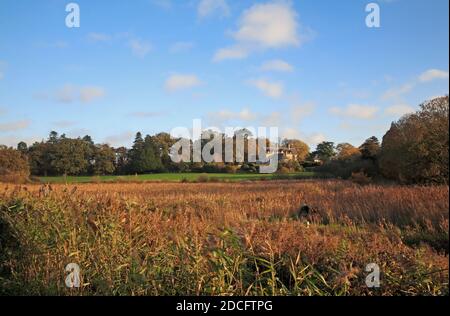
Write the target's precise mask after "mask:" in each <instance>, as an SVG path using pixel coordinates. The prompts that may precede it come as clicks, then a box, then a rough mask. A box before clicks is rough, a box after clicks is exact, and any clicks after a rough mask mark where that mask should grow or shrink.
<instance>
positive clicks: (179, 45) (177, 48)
mask: <svg viewBox="0 0 450 316" xmlns="http://www.w3.org/2000/svg"><path fill="white" fill-rule="evenodd" d="M193 47H194V43H193V42H176V43H174V44H173V45H172V46H171V47H170V49H169V51H170V53H172V54H176V53H183V52H187V51H190V50H191V49H192V48H193Z"/></svg>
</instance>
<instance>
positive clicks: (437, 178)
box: [318, 96, 449, 184]
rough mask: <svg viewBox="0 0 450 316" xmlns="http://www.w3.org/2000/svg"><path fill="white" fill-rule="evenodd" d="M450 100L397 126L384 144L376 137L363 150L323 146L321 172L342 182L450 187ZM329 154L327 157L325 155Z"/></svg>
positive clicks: (436, 101)
mask: <svg viewBox="0 0 450 316" xmlns="http://www.w3.org/2000/svg"><path fill="white" fill-rule="evenodd" d="M448 111H449V98H448V96H445V97H439V98H435V99H433V100H430V101H427V102H425V103H423V104H421V105H420V110H419V111H417V112H416V113H413V114H408V115H405V116H403V117H402V118H401V119H400V120H398V121H397V122H393V123H392V125H391V128H390V129H389V131H388V132H387V133H386V134H385V135H384V137H383V140H382V144H380V142H379V141H378V139H377V138H376V137H371V138H369V139H367V140H366V141H365V142H364V144H362V145H361V146H360V147H359V148H355V147H353V146H352V145H350V144H347V143H344V144H339V145H337V146H334V144H333V143H323V144H321V145H319V146H321V147H322V157H321V158H322V159H323V161H324V164H323V165H322V166H321V167H319V168H318V170H320V171H323V172H327V173H330V174H333V175H335V176H337V177H341V178H350V177H352V176H354V177H357V178H358V179H359V180H363V181H364V177H366V178H368V179H366V180H370V179H374V178H384V179H391V180H395V181H397V182H399V183H404V184H448V179H449V116H448ZM323 153H325V154H323Z"/></svg>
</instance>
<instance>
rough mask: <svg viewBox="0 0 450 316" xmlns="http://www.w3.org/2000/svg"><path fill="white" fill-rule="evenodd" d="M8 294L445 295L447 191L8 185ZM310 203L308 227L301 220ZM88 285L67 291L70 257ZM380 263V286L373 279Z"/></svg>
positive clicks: (2, 199) (2, 267)
mask: <svg viewBox="0 0 450 316" xmlns="http://www.w3.org/2000/svg"><path fill="white" fill-rule="evenodd" d="M0 192H1V193H0V208H1V211H0V215H1V217H0V228H1V233H0V238H1V239H0V250H1V252H0V293H3V294H55V295H111V294H112V295H420V294H427V295H448V215H449V201H448V186H442V187H402V186H371V185H370V186H359V185H355V184H352V183H351V182H344V181H317V180H312V181H275V182H249V183H208V184H201V183H197V184H192V183H189V184H188V183H178V184H176V183H173V184H169V183H158V184H85V185H68V186H65V185H56V186H52V187H41V186H37V185H28V186H11V185H9V186H7V185H0ZM303 204H308V205H309V206H310V207H311V208H312V209H314V210H315V211H316V215H314V217H312V218H311V219H310V220H311V221H312V224H311V225H310V226H308V225H306V224H305V223H304V222H303V221H301V220H296V219H295V218H294V217H293V216H292V215H294V214H295V213H296V212H297V211H298V209H299V207H300V206H301V205H303ZM70 262H75V263H77V264H79V266H80V267H81V275H82V283H83V286H82V287H81V288H80V289H77V290H73V289H72V290H70V289H67V288H66V287H65V284H64V279H65V272H64V268H65V266H66V265H67V264H68V263H70ZM372 262H373V263H377V264H378V265H379V266H380V268H381V272H382V280H381V282H382V283H381V284H382V285H381V287H380V288H378V289H369V288H367V286H366V285H365V277H366V275H367V272H365V267H366V265H367V264H369V263H372Z"/></svg>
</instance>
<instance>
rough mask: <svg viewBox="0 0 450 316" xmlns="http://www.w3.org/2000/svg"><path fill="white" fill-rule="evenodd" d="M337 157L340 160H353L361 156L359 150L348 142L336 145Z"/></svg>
mask: <svg viewBox="0 0 450 316" xmlns="http://www.w3.org/2000/svg"><path fill="white" fill-rule="evenodd" d="M336 151H337V159H338V160H341V161H349V160H355V159H357V158H358V157H360V156H361V152H360V151H359V149H358V148H356V147H355V146H353V145H351V144H349V143H341V144H338V145H337V146H336Z"/></svg>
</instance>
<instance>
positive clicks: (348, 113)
mask: <svg viewBox="0 0 450 316" xmlns="http://www.w3.org/2000/svg"><path fill="white" fill-rule="evenodd" d="M378 110H379V109H378V107H376V106H370V105H360V104H349V105H347V106H346V107H345V108H340V107H332V108H330V113H332V114H334V115H338V116H342V117H345V118H357V119H366V120H367V119H372V118H374V117H375V114H376V113H377V112H378Z"/></svg>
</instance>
